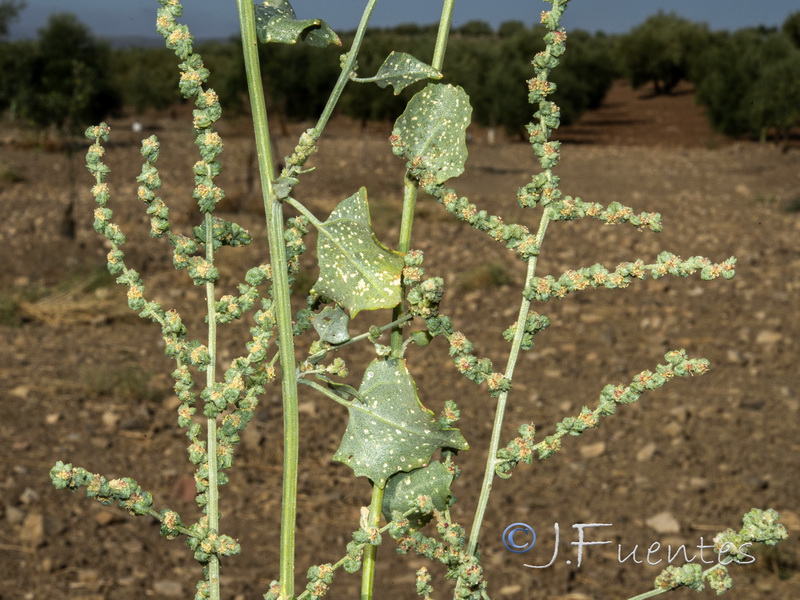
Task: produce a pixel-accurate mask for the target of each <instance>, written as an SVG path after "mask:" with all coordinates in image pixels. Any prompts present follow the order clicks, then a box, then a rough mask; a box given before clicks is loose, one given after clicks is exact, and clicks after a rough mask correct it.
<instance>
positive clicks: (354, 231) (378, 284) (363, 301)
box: [312, 188, 404, 317]
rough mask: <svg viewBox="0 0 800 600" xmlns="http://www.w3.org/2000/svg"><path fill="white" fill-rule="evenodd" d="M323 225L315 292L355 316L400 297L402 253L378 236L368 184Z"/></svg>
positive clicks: (384, 306)
mask: <svg viewBox="0 0 800 600" xmlns="http://www.w3.org/2000/svg"><path fill="white" fill-rule="evenodd" d="M318 229H319V237H318V239H317V259H318V260H319V265H320V267H319V279H318V280H317V282H316V283H315V284H314V287H313V289H312V292H313V293H315V294H317V295H318V296H322V297H323V298H326V299H329V300H333V301H334V302H336V303H337V304H339V305H341V306H343V307H344V308H345V309H346V310H347V311H348V312H349V313H350V316H351V317H354V316H355V315H356V314H358V312H359V311H362V310H376V309H381V308H393V307H395V306H397V305H398V304H399V303H400V300H401V295H400V276H401V274H402V271H403V265H404V261H403V255H402V254H400V253H399V252H395V251H393V250H389V249H388V248H386V247H385V246H384V245H383V244H381V243H380V242H379V241H378V240H377V238H376V237H375V234H374V233H373V231H372V222H371V221H370V217H369V206H368V205H367V190H366V189H365V188H361V189H360V190H359V191H358V192H357V193H355V194H353V195H352V196H350V197H349V198H347V199H346V200H343V201H342V202H340V203H339V206H337V207H336V208H335V209H334V211H333V212H332V213H331V215H330V217H328V220H327V221H325V222H324V223H322V224H320V225H319V227H318Z"/></svg>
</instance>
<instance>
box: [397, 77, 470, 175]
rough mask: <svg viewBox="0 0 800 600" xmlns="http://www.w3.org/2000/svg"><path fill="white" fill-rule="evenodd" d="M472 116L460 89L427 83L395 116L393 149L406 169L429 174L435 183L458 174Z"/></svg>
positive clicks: (464, 159)
mask: <svg viewBox="0 0 800 600" xmlns="http://www.w3.org/2000/svg"><path fill="white" fill-rule="evenodd" d="M471 117H472V107H471V106H470V104H469V96H467V93H466V92H465V91H464V90H463V89H461V88H460V87H457V86H452V85H443V84H436V83H429V84H428V85H427V86H426V87H425V89H424V90H422V91H421V92H418V93H417V94H415V95H414V97H413V98H411V101H410V102H409V103H408V106H407V107H406V110H405V112H403V114H402V115H400V117H399V118H398V119H397V122H396V123H395V126H394V130H393V131H392V137H391V140H392V152H394V153H395V154H396V155H398V156H402V157H403V158H405V159H406V160H407V161H408V163H409V164H408V166H409V168H411V169H423V170H425V171H427V172H429V173H432V174H433V176H434V179H435V181H436V183H444V182H445V181H447V180H448V179H450V178H451V177H458V176H459V175H461V173H463V172H464V164H465V163H466V161H467V126H469V123H470V119H471Z"/></svg>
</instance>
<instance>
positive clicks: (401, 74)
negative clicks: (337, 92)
mask: <svg viewBox="0 0 800 600" xmlns="http://www.w3.org/2000/svg"><path fill="white" fill-rule="evenodd" d="M441 78H442V74H441V73H440V72H439V71H437V70H436V69H434V68H433V67H432V66H430V65H428V64H426V63H424V62H422V61H421V60H419V59H417V58H414V57H413V56H411V55H410V54H406V53H405V52H392V53H391V54H389V56H388V57H386V60H385V61H383V64H382V65H381V68H380V69H378V72H377V74H376V75H375V77H370V78H369V79H368V80H367V81H374V82H375V83H377V84H378V87H382V88H385V87H387V86H389V85H391V86H392V87H393V88H394V94H395V96H396V95H397V94H399V93H400V92H402V91H403V90H404V89H405V88H406V87H408V86H409V85H411V84H412V83H416V82H418V81H421V80H423V79H441Z"/></svg>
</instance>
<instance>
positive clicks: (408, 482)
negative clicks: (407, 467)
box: [383, 460, 453, 529]
mask: <svg viewBox="0 0 800 600" xmlns="http://www.w3.org/2000/svg"><path fill="white" fill-rule="evenodd" d="M451 483H453V474H452V473H451V472H450V471H449V470H448V469H447V467H445V466H444V465H443V464H442V463H441V462H439V461H438V460H436V461H433V462H432V463H431V464H429V465H428V466H427V467H422V468H421V469H414V470H413V471H411V472H410V473H395V474H394V475H392V476H391V477H389V479H388V480H387V481H386V491H385V492H384V495H383V515H384V517H386V520H387V521H391V520H392V515H393V514H395V513H400V514H405V513H406V511H408V510H409V509H411V508H414V506H415V505H416V504H415V501H416V500H417V498H419V497H420V496H428V497H430V499H431V501H432V504H433V508H435V509H436V510H439V511H443V510H444V509H445V508H447V506H448V504H449V503H450V484H451ZM432 516H433V515H431V514H430V513H428V514H423V513H422V512H420V511H417V512H412V513H411V514H410V515H408V520H409V521H410V522H411V526H412V527H414V528H417V529H418V528H420V527H422V526H423V525H425V523H427V522H428V521H430V520H431V517H432Z"/></svg>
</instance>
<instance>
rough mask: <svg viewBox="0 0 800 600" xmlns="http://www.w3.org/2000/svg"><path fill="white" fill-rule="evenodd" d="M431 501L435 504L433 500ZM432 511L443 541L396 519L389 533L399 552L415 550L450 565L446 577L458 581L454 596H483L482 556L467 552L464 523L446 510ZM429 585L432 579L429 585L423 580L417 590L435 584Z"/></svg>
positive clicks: (421, 505) (472, 599) (469, 599)
mask: <svg viewBox="0 0 800 600" xmlns="http://www.w3.org/2000/svg"><path fill="white" fill-rule="evenodd" d="M417 504H418V509H419V510H424V509H425V505H426V504H425V503H424V502H418V503H417ZM428 504H429V505H430V506H432V503H428ZM429 510H430V509H429ZM432 512H433V517H434V519H435V521H436V530H437V532H438V534H439V536H440V538H441V541H440V540H439V539H436V538H434V537H431V536H427V535H425V534H423V533H422V532H421V531H419V530H417V529H412V528H411V524H410V523H409V521H408V520H407V519H405V520H402V521H396V522H394V523H393V525H392V527H390V528H389V534H390V535H391V536H392V537H393V538H394V539H395V540H396V541H397V552H398V553H400V554H407V553H408V552H415V553H416V554H419V555H420V556H424V557H425V558H428V559H429V560H434V561H438V562H441V563H442V564H444V565H445V566H446V567H447V578H448V579H454V580H456V582H457V583H456V589H455V596H454V597H456V598H462V599H464V600H480V599H481V598H483V597H484V595H485V590H486V579H485V578H484V573H483V567H482V566H481V564H480V556H471V555H470V554H468V553H467V551H466V534H465V532H464V528H463V527H462V526H461V525H459V524H458V523H456V522H454V521H452V520H451V519H450V518H449V515H448V514H447V513H445V512H441V511H438V510H433V511H432ZM423 579H425V578H423ZM419 581H420V580H419V579H418V582H419ZM429 585H430V583H429V582H428V583H427V585H426V584H425V583H424V581H423V582H422V583H421V585H419V587H418V590H420V589H421V591H418V593H420V594H423V593H430V592H431V591H432V588H430V587H429Z"/></svg>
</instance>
